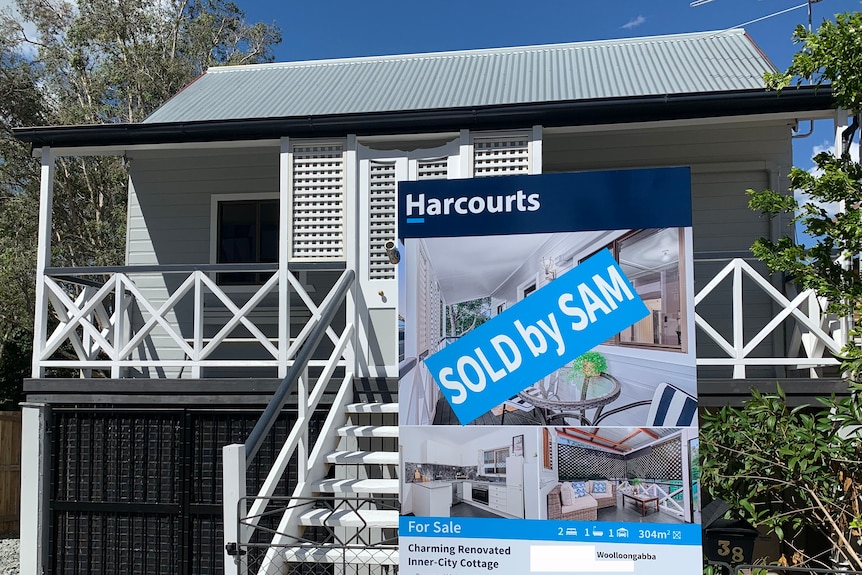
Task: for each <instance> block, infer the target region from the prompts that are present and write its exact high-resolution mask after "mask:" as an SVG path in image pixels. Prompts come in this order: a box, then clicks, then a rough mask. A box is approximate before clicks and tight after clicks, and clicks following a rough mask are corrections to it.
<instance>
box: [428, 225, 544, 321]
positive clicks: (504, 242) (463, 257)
mask: <svg viewBox="0 0 862 575" xmlns="http://www.w3.org/2000/svg"><path fill="white" fill-rule="evenodd" d="M552 235H553V234H525V235H516V236H483V237H479V236H473V237H460V238H432V239H426V240H425V248H426V251H427V253H428V257H429V258H430V260H431V267H432V268H433V269H434V275H435V277H436V278H437V280H438V281H439V283H440V291H441V292H442V294H443V299H444V300H445V301H446V303H450V304H451V303H458V302H462V301H470V300H474V299H477V298H480V297H486V296H489V295H491V294H493V293H494V292H495V291H496V290H497V289H498V288H499V287H500V286H501V285H503V283H504V282H505V281H506V280H507V279H509V277H511V276H512V274H513V273H514V272H515V271H516V269H517V268H519V267H520V265H519V262H523V264H521V265H527V266H529V265H531V262H532V263H534V264H535V269H536V271H537V272H538V270H539V263H540V258H541V255H542V254H541V248H542V246H543V245H545V243H546V242H547V241H548V240H549V239H550V238H551V237H552Z"/></svg>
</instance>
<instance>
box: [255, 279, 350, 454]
mask: <svg viewBox="0 0 862 575" xmlns="http://www.w3.org/2000/svg"><path fill="white" fill-rule="evenodd" d="M355 279H356V272H354V271H353V270H351V269H347V270H344V272H343V273H342V274H341V276H340V277H339V278H338V281H337V282H336V284H335V287H334V288H333V289H332V290H331V291H330V292H329V294H328V295H327V297H326V299H324V301H323V303H321V305H320V308H319V309H320V313H319V314H318V315H316V316H312V318H311V320H309V321H312V322H316V324H317V325H315V326H314V329H313V330H312V331H311V333H309V335H308V338H307V339H306V341H305V343H304V344H303V345H302V347H301V348H300V350H299V352H298V353H297V354H296V358H295V359H294V363H293V365H292V366H291V367H290V368H289V369H288V370H287V374H285V376H284V379H282V380H281V383H280V384H279V385H278V389H276V390H275V393H274V394H273V396H272V398H271V399H270V400H269V403H267V405H266V409H264V411H263V413H262V414H261V415H260V418H258V420H257V423H255V425H254V428H253V429H252V430H251V433H249V434H248V439H246V441H245V453H246V458H245V464H246V468H248V467H249V466H250V465H251V462H252V461H253V460H254V456H255V455H257V452H258V450H259V449H260V446H261V445H262V444H263V440H264V439H265V438H266V436H267V435H268V434H269V431H270V429H272V426H273V424H274V423H275V420H276V419H277V418H278V416H279V414H281V412H282V410H283V409H284V404H285V403H287V398H288V397H289V396H290V393H291V392H292V391H293V390H294V388H295V387H296V385H297V383H298V382H299V378H300V377H301V376H302V374H303V373H304V372H305V369H306V368H307V367H308V362H309V361H310V360H311V357H312V355H313V354H314V352H315V351H317V347H318V345H320V342H321V340H322V339H323V336H324V335H325V334H326V330H327V329H328V328H329V324H330V323H332V320H333V319H334V317H335V313H336V312H337V311H338V308H340V307H341V303H342V302H343V300H344V297H345V295H346V294H347V290H349V289H350V288H351V286H352V285H353V282H354V280H355Z"/></svg>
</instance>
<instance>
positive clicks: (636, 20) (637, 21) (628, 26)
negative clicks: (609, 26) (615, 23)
mask: <svg viewBox="0 0 862 575" xmlns="http://www.w3.org/2000/svg"><path fill="white" fill-rule="evenodd" d="M644 22H646V18H644V17H643V16H638V17H637V18H632V19H631V20H629V21H628V22H626V23H625V24H623V25H622V26H620V28H625V29H626V30H631V29H632V28H637V27H638V26H640V25H641V24H643V23H644Z"/></svg>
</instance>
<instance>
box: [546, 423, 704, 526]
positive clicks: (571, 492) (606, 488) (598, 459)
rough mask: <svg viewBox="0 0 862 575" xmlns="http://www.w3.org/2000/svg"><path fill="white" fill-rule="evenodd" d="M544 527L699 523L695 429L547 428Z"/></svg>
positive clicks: (698, 474)
mask: <svg viewBox="0 0 862 575" xmlns="http://www.w3.org/2000/svg"><path fill="white" fill-rule="evenodd" d="M545 429H546V430H547V431H546V432H545V433H544V438H545V446H546V448H547V450H548V451H547V456H546V457H545V462H546V463H545V464H546V465H549V466H550V468H549V469H545V470H544V473H543V474H542V477H543V480H544V481H543V484H542V486H541V490H540V492H541V494H542V496H543V497H544V498H545V500H546V506H545V508H544V509H543V510H544V511H546V515H545V516H544V517H542V518H543V519H545V518H546V519H551V520H572V521H615V522H640V523H696V522H698V521H699V513H700V509H699V476H700V473H699V462H698V457H697V429H696V428H667V427H662V428H646V427H599V428H597V427H553V428H545Z"/></svg>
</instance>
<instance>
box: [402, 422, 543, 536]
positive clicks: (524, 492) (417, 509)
mask: <svg viewBox="0 0 862 575" xmlns="http://www.w3.org/2000/svg"><path fill="white" fill-rule="evenodd" d="M541 436H542V433H541V429H540V428H537V427H535V426H532V427H528V426H518V427H515V426H513V427H509V426H506V427H500V428H490V427H432V426H409V427H402V428H401V437H400V442H401V473H400V477H401V478H402V479H401V513H402V515H414V516H422V517H486V518H495V517H496V518H510V519H524V518H527V519H535V518H539V516H540V514H541V512H542V511H541V510H542V507H543V506H542V504H541V501H540V497H539V485H540V483H541V479H540V469H541V460H542V451H541V441H542V440H541Z"/></svg>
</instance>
